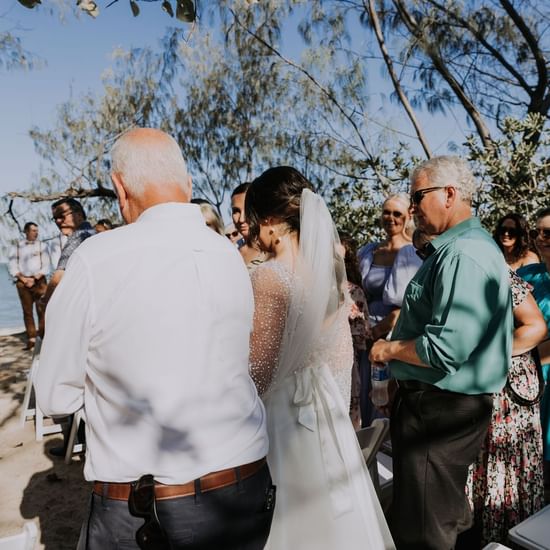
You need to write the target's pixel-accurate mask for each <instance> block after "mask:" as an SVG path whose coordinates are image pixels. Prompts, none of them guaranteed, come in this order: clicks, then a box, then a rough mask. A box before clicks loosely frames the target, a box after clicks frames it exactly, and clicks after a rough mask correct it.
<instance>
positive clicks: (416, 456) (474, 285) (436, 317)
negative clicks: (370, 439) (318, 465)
mask: <svg viewBox="0 0 550 550" xmlns="http://www.w3.org/2000/svg"><path fill="white" fill-rule="evenodd" d="M474 190H475V180H474V178H473V175H472V173H471V172H470V170H469V168H468V165H467V163H466V162H464V161H463V160H461V159H459V158H458V157H436V158H433V159H430V160H428V161H426V162H424V163H422V164H421V165H420V166H418V167H417V168H416V170H415V171H414V173H413V174H412V178H411V203H412V208H413V213H414V214H415V216H416V219H417V223H418V226H419V228H420V229H422V230H425V231H426V232H427V233H429V234H431V235H436V237H435V239H434V240H432V241H431V243H430V244H429V245H428V246H427V251H428V253H429V256H428V257H427V258H426V260H425V262H424V264H423V265H422V267H421V268H420V269H419V271H418V272H417V274H416V275H415V277H414V278H413V279H412V281H411V282H410V284H409V286H408V287H407V291H406V293H405V298H404V301H403V307H402V309H401V313H400V316H399V320H398V322H397V324H396V326H395V329H394V331H393V335H392V340H391V341H390V342H386V341H385V340H378V341H377V342H375V343H374V345H373V347H372V350H371V354H370V358H371V361H382V362H389V363H390V366H391V371H392V375H393V376H394V377H395V378H396V379H397V381H398V385H399V390H398V393H397V396H396V401H395V403H394V405H393V408H392V415H391V432H392V450H393V472H394V497H393V504H392V513H391V527H392V534H393V536H394V539H395V542H396V545H397V548H398V549H399V550H401V549H413V548H414V549H422V550H428V549H434V550H435V549H437V550H442V549H450V548H454V546H455V543H456V537H457V535H458V533H460V532H462V531H464V530H466V529H467V528H468V527H469V526H470V524H471V517H470V511H469V507H468V503H467V500H466V496H465V491H464V487H465V483H466V477H467V472H468V465H469V464H470V463H472V462H473V461H474V459H475V458H476V456H477V454H478V452H479V450H480V448H481V444H482V442H483V439H484V437H485V434H486V432H487V427H488V425H489V422H490V419H491V411H492V395H491V394H492V393H493V392H497V391H499V390H500V389H502V387H503V386H504V384H505V381H506V375H507V372H508V367H509V364H510V361H511V352H512V331H513V322H512V304H511V294H510V287H509V283H508V271H507V268H506V264H505V262H504V259H503V256H502V254H501V253H500V251H499V249H498V247H497V246H496V245H495V243H494V241H493V239H492V238H491V236H490V235H489V234H488V233H487V232H486V231H485V230H484V229H482V227H481V224H480V222H479V220H478V219H477V218H474V217H472V214H471V200H472V195H473V192H474Z"/></svg>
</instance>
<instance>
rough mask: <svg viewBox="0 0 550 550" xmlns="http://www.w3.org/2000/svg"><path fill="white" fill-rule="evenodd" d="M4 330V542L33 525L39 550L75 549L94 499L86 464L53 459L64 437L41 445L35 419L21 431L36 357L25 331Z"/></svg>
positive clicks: (0, 414)
mask: <svg viewBox="0 0 550 550" xmlns="http://www.w3.org/2000/svg"><path fill="white" fill-rule="evenodd" d="M3 330H7V329H0V478H1V479H2V481H3V484H2V485H3V486H2V497H3V498H2V499H0V537H4V536H8V535H12V534H15V533H17V532H19V531H20V530H21V528H22V527H23V525H24V524H25V523H26V522H27V521H33V522H34V523H35V524H36V526H37V528H38V531H39V534H38V541H37V546H36V548H44V549H46V550H65V549H66V550H69V549H71V550H72V549H74V548H75V547H76V544H77V541H78V536H79V532H80V526H81V524H82V521H83V519H84V517H85V515H86V512H87V508H88V502H89V499H90V491H91V488H90V484H89V483H87V482H86V481H85V480H84V477H83V475H82V469H83V465H84V461H83V458H82V459H81V457H79V456H75V458H74V460H73V462H72V464H70V465H65V463H64V461H63V459H62V458H53V457H51V456H50V455H49V454H48V450H49V449H51V448H52V447H55V446H59V445H60V444H61V443H62V441H61V436H60V434H59V433H58V434H52V435H47V436H44V439H43V440H42V441H36V439H35V431H34V421H33V420H32V419H28V420H26V421H25V423H24V426H23V427H21V425H20V421H21V411H22V402H23V397H24V393H25V388H26V384H27V374H28V371H29V369H30V366H31V359H32V352H31V351H28V350H26V349H25V344H26V338H25V334H24V333H23V332H21V331H17V330H15V329H13V332H12V333H11V334H4V332H3ZM48 422H51V420H48Z"/></svg>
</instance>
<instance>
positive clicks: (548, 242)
mask: <svg viewBox="0 0 550 550" xmlns="http://www.w3.org/2000/svg"><path fill="white" fill-rule="evenodd" d="M534 236H535V246H536V248H537V251H538V253H539V255H540V258H541V260H542V262H541V263H538V264H531V265H527V266H524V267H521V268H520V269H518V272H517V273H518V275H519V276H520V277H521V278H522V279H524V280H525V281H527V282H528V283H530V284H531V285H532V286H533V296H534V297H535V300H536V301H537V304H538V306H539V309H540V310H541V312H542V315H543V316H544V320H545V321H546V325H547V327H548V330H549V334H548V335H547V338H548V336H549V335H550V208H544V209H543V210H540V211H539V212H538V213H537V215H536V230H535V231H534ZM548 347H549V342H548V340H547V341H546V342H543V343H542V344H541V345H540V346H539V350H540V351H541V354H540V355H541V360H542V363H543V365H542V372H543V375H544V380H545V382H546V389H545V391H544V395H543V398H542V402H541V406H540V408H541V418H542V434H543V444H544V460H545V461H546V464H545V467H546V480H545V481H546V484H547V485H548V484H550V475H549V474H550V471H549V470H550V467H549V462H550V357H549V356H550V353H548Z"/></svg>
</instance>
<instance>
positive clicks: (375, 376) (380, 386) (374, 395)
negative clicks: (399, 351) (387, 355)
mask: <svg viewBox="0 0 550 550" xmlns="http://www.w3.org/2000/svg"><path fill="white" fill-rule="evenodd" d="M370 368H371V370H370V373H371V387H372V389H371V395H370V399H371V401H372V404H373V405H374V406H375V407H383V406H384V405H387V404H388V401H389V395H388V383H389V381H390V369H389V367H388V364H387V363H378V362H376V361H375V362H373V363H371V367H370Z"/></svg>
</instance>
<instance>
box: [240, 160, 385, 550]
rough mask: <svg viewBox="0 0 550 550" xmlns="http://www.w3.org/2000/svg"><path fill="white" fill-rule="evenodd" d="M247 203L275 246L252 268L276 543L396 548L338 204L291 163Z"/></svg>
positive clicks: (254, 345) (277, 549)
mask: <svg viewBox="0 0 550 550" xmlns="http://www.w3.org/2000/svg"><path fill="white" fill-rule="evenodd" d="M245 208H246V217H247V219H248V220H249V227H250V229H249V232H250V237H249V238H251V239H252V240H255V241H256V242H257V243H258V244H259V246H260V247H261V248H262V250H264V251H266V252H269V253H271V254H273V259H272V260H270V261H268V262H266V263H264V264H262V265H261V266H259V267H258V268H257V269H256V271H255V272H254V273H253V275H252V285H253V288H254V299H255V313H254V329H253V333H252V337H251V343H250V353H251V355H250V364H251V374H252V377H253V379H254V381H255V383H256V386H257V387H258V392H259V393H260V395H261V396H262V399H263V401H264V404H265V407H266V411H267V425H268V433H269V440H270V451H269V455H268V462H269V466H270V469H271V473H272V476H273V479H274V482H275V484H276V485H277V504H276V506H275V515H274V519H273V525H272V528H271V534H270V537H269V540H268V544H267V546H266V548H268V549H269V550H289V549H297V550H306V549H312V550H313V549H315V550H324V549H326V550H334V549H335V548H341V547H345V548H346V549H347V550H354V549H361V550H363V549H386V548H394V545H393V542H392V539H391V535H390V533H389V530H388V527H387V524H386V521H385V519H384V515H383V513H382V509H381V508H380V505H379V503H378V499H377V496H376V493H375V491H374V487H373V485H372V482H371V479H370V477H369V474H368V471H367V469H366V466H365V463H364V460H363V455H362V453H361V450H360V448H359V445H358V443H357V438H356V436H355V432H354V430H353V427H352V424H351V421H350V420H349V417H348V410H349V400H350V384H351V366H352V363H353V356H352V353H353V351H352V344H351V335H350V331H349V325H348V319H347V310H348V306H347V304H346V303H345V300H346V299H347V291H345V290H344V289H345V288H346V282H345V268H344V263H343V259H342V258H341V256H340V255H339V254H338V253H337V245H338V237H337V233H336V230H335V228H334V225H333V223H332V219H331V217H330V214H329V212H328V209H327V207H326V205H325V203H324V201H323V199H322V198H321V197H320V196H319V195H316V194H315V193H313V191H312V186H311V184H310V183H309V182H308V181H307V180H306V179H305V177H304V176H303V175H302V174H300V173H299V172H298V171H297V170H295V169H293V168H290V167H286V166H279V167H276V168H271V169H269V170H267V171H266V172H264V173H263V174H262V175H261V176H260V177H259V178H257V179H256V180H254V182H253V183H252V184H251V186H250V187H249V189H248V193H247V196H246V207H245Z"/></svg>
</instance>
